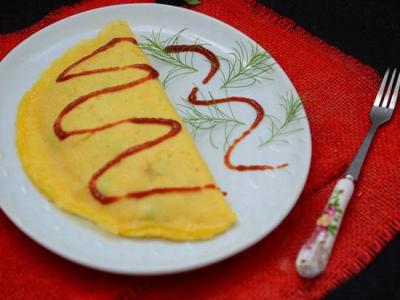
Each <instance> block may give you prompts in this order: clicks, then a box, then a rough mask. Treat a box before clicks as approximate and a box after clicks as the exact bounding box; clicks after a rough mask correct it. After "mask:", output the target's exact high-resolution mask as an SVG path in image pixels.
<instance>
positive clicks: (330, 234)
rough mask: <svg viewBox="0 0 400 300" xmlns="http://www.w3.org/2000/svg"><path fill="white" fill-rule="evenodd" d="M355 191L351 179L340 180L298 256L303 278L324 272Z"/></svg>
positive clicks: (297, 265) (298, 264)
mask: <svg viewBox="0 0 400 300" xmlns="http://www.w3.org/2000/svg"><path fill="white" fill-rule="evenodd" d="M353 191H354V182H353V180H352V179H350V178H343V179H340V180H339V181H338V182H337V183H336V186H335V188H334V190H333V192H332V195H331V196H330V198H329V201H328V204H327V205H326V206H325V208H324V211H323V212H322V215H321V216H320V217H319V219H318V220H317V223H316V227H315V229H314V232H313V233H312V235H311V237H310V238H309V239H308V240H307V241H306V243H305V244H304V245H303V247H302V248H301V250H300V252H299V254H298V256H297V259H296V268H297V272H298V273H299V274H300V275H301V276H302V277H306V278H314V277H316V276H317V275H319V274H320V273H322V272H323V271H324V269H325V267H326V265H327V264H328V260H329V256H330V254H331V251H332V248H333V246H334V244H335V240H336V236H337V233H338V231H339V227H340V223H341V222H342V218H343V215H344V211H345V209H346V207H347V204H348V203H349V201H350V199H351V195H352V194H353Z"/></svg>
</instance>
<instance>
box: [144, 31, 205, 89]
mask: <svg viewBox="0 0 400 300" xmlns="http://www.w3.org/2000/svg"><path fill="white" fill-rule="evenodd" d="M185 30H186V29H182V30H180V31H178V32H177V33H175V34H174V35H172V36H171V37H168V38H166V39H162V38H161V34H162V29H160V30H159V31H158V32H154V31H153V32H152V33H151V34H150V36H143V39H144V41H143V42H142V43H141V44H140V47H141V48H142V49H143V50H144V51H145V52H146V53H147V55H149V56H151V57H153V58H155V59H157V60H159V61H162V62H164V63H166V64H168V65H170V66H173V68H172V69H170V70H169V71H168V73H167V74H166V76H165V77H164V79H162V80H161V83H162V84H163V86H164V87H165V86H166V85H167V84H168V82H170V81H171V80H173V79H175V78H177V77H179V76H182V75H186V74H190V73H194V72H197V71H198V69H196V68H195V67H194V66H193V53H192V52H185V53H168V52H166V51H165V50H164V49H165V48H166V47H168V46H171V45H177V44H179V40H180V38H181V36H182V33H183V32H184V31H185ZM196 43H198V41H196Z"/></svg>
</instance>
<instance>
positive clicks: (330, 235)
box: [296, 68, 400, 278]
mask: <svg viewBox="0 0 400 300" xmlns="http://www.w3.org/2000/svg"><path fill="white" fill-rule="evenodd" d="M389 78H390V79H389ZM399 86H400V76H399V72H397V69H394V70H393V71H391V69H390V68H388V69H387V70H386V72H385V75H384V77H383V79H382V83H381V86H380V88H379V91H378V94H377V95H376V98H375V101H374V104H373V106H372V109H371V113H370V119H371V126H370V128H369V131H368V133H367V136H366V137H365V139H364V141H363V143H362V145H361V147H360V149H359V150H358V152H357V155H356V156H355V158H354V159H353V161H352V163H351V165H350V167H349V168H348V169H347V171H346V176H345V177H344V178H342V179H340V180H339V181H338V182H337V183H336V185H335V187H334V189H333V192H332V194H331V196H330V198H329V200H328V203H327V204H326V206H325V208H324V210H323V212H322V214H321V216H320V217H319V219H318V220H317V222H316V226H315V229H314V231H313V233H312V234H311V236H310V237H309V238H308V240H307V241H306V242H305V243H304V245H303V246H302V248H301V249H300V252H299V254H298V256H297V259H296V268H297V272H298V273H299V274H300V276H302V277H305V278H314V277H316V276H317V275H319V274H321V273H322V272H323V271H324V270H325V268H326V265H327V264H328V260H329V257H330V254H331V251H332V249H333V246H334V244H335V240H336V237H337V233H338V231H339V228H340V224H341V222H342V219H343V215H344V212H345V210H346V207H347V205H348V203H349V201H350V199H351V196H352V194H353V191H354V184H355V183H356V182H357V180H358V177H359V175H360V171H361V168H362V166H363V164H364V160H365V157H366V156H367V153H368V149H369V146H370V145H371V142H372V140H373V138H374V136H375V133H376V131H377V130H378V128H379V127H380V126H381V125H382V124H384V123H386V122H388V121H389V120H390V118H391V117H392V113H393V110H394V107H395V105H396V101H397V98H398V93H399Z"/></svg>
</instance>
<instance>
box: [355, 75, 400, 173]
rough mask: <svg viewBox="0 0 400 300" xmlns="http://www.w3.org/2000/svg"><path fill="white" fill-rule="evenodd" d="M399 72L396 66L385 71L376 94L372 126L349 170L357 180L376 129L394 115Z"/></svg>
mask: <svg viewBox="0 0 400 300" xmlns="http://www.w3.org/2000/svg"><path fill="white" fill-rule="evenodd" d="M399 73H400V72H398V70H397V69H396V68H395V69H394V70H391V69H390V68H389V69H387V70H386V72H385V76H384V77H383V79H382V83H381V86H380V88H379V91H378V94H377V95H376V98H375V102H374V105H373V106H372V109H371V113H370V119H371V122H372V124H371V128H370V129H369V131H368V134H367V136H366V137H365V139H364V142H363V144H362V145H361V147H360V149H359V150H358V152H357V155H356V157H355V158H354V160H353V162H352V163H351V165H350V167H349V169H348V170H347V175H348V176H349V177H351V178H352V179H353V180H357V179H358V176H359V175H360V171H361V167H362V165H363V163H364V160H365V157H366V155H367V152H368V149H369V146H370V144H371V142H372V139H373V137H374V135H375V133H376V130H377V129H378V127H379V126H380V125H382V124H384V123H386V122H387V121H389V120H390V118H391V117H392V113H393V110H394V107H395V105H396V102H397V98H398V94H399V88H400V76H399Z"/></svg>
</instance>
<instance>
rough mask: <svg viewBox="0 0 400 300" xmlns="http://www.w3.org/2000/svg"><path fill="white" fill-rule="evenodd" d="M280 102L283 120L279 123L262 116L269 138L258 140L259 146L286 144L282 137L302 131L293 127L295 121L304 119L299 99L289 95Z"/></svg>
mask: <svg viewBox="0 0 400 300" xmlns="http://www.w3.org/2000/svg"><path fill="white" fill-rule="evenodd" d="M282 100H283V101H282V103H281V106H282V108H283V109H284V112H285V116H284V120H283V121H280V120H279V119H278V118H277V117H275V116H272V115H265V116H264V117H265V119H266V121H267V122H268V125H269V126H268V129H269V136H268V137H267V138H266V139H265V140H263V139H261V138H260V140H261V143H260V145H259V146H266V145H269V144H271V143H274V142H275V143H276V142H280V143H288V142H287V140H285V139H284V138H282V136H284V135H288V134H291V133H294V132H297V131H301V130H303V128H302V127H298V126H295V125H296V124H295V123H296V121H298V120H300V119H303V118H304V116H303V115H302V110H303V105H302V103H301V100H300V98H295V97H294V96H293V94H290V95H287V96H284V97H282ZM278 137H280V138H278Z"/></svg>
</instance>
